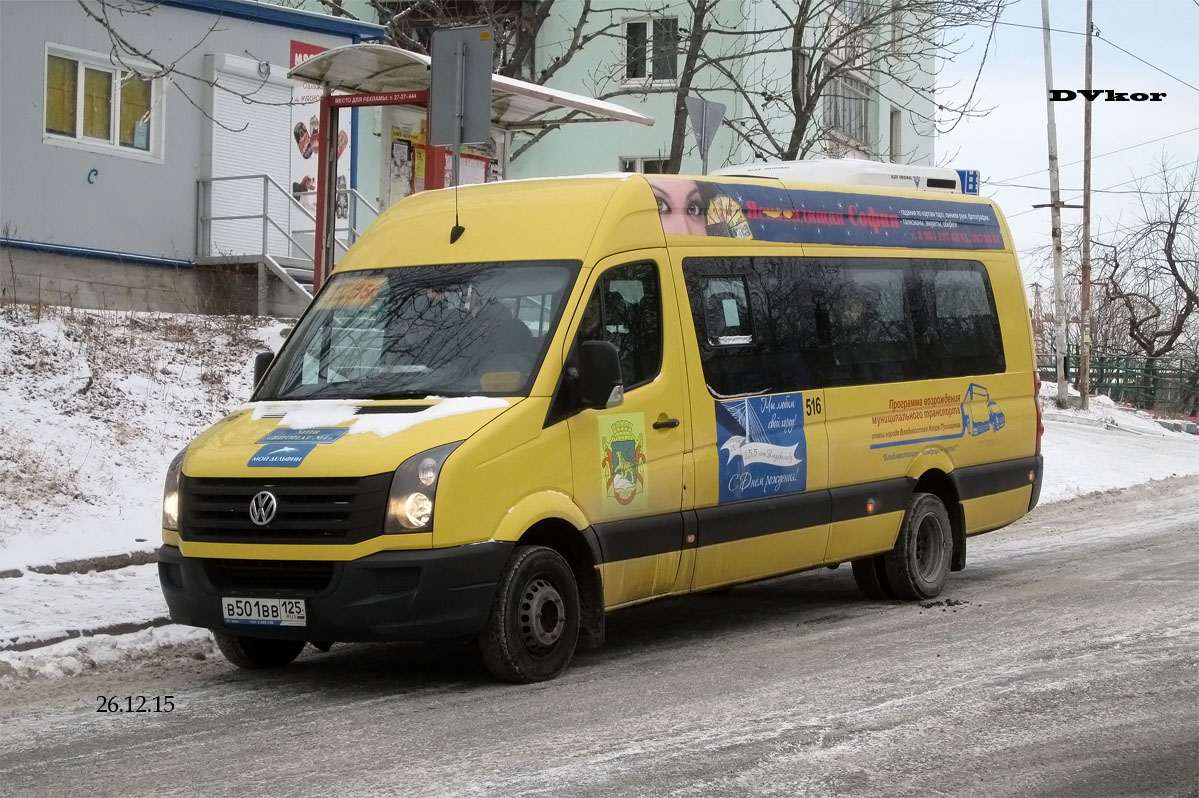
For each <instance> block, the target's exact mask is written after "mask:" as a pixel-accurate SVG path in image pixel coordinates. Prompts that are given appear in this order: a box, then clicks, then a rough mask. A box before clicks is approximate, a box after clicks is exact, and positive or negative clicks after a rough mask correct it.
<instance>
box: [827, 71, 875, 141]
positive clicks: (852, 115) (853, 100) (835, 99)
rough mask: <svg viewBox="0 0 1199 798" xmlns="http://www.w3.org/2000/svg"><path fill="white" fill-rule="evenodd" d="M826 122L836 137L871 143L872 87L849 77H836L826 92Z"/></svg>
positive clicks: (830, 82)
mask: <svg viewBox="0 0 1199 798" xmlns="http://www.w3.org/2000/svg"><path fill="white" fill-rule="evenodd" d="M824 122H825V125H827V126H828V127H829V128H830V129H831V130H832V132H833V133H834V134H835V135H839V136H842V137H844V138H847V139H849V140H850V141H852V142H855V143H857V144H861V145H867V144H869V142H870V86H868V85H867V84H866V83H863V82H862V81H860V80H855V79H854V78H851V77H848V76H842V77H838V78H833V79H832V80H831V81H829V83H828V86H827V87H826V88H825V91H824Z"/></svg>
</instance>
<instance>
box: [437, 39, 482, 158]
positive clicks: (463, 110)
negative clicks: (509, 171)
mask: <svg viewBox="0 0 1199 798" xmlns="http://www.w3.org/2000/svg"><path fill="white" fill-rule="evenodd" d="M494 56H495V38H494V37H493V36H492V33H491V27H490V26H488V25H471V26H470V27H466V28H443V29H442V30H438V31H434V32H433V62H432V65H431V68H432V70H433V74H432V75H431V76H430V78H429V142H430V143H431V144H432V145H433V146H435V147H445V146H453V145H456V144H480V143H482V142H485V141H487V140H488V139H489V138H490V137H491V68H492V63H493V59H494Z"/></svg>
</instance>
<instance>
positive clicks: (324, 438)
mask: <svg viewBox="0 0 1199 798" xmlns="http://www.w3.org/2000/svg"><path fill="white" fill-rule="evenodd" d="M349 431H350V429H349V427H312V428H311V429H286V428H281V429H273V430H271V431H270V432H269V433H267V434H266V435H265V436H263V437H262V438H260V439H259V440H258V442H259V443H333V442H334V441H336V440H338V439H340V438H341V436H342V435H345V434H346V433H347V432H349Z"/></svg>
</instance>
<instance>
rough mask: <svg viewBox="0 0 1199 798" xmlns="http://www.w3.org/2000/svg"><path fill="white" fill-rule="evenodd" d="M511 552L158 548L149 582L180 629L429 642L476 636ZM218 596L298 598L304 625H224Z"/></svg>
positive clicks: (502, 547)
mask: <svg viewBox="0 0 1199 798" xmlns="http://www.w3.org/2000/svg"><path fill="white" fill-rule="evenodd" d="M512 548H513V544H511V543H499V542H495V541H489V542H486V543H476V544H473V545H469V546H454V547H450V548H444V549H429V550H422V551H387V552H379V553H377V554H372V555H369V556H367V557H362V558H360V559H357V560H351V561H348V562H332V563H330V562H321V563H314V562H308V561H295V562H286V561H270V562H262V561H256V560H210V559H204V558H198V557H184V556H183V554H182V553H181V552H180V551H179V549H178V548H176V547H175V546H162V547H161V548H160V549H159V550H158V577H159V582H160V583H161V585H162V592H163V595H164V596H165V598H166V602H167V607H168V608H169V610H170V614H171V620H172V621H174V622H175V623H180V624H186V625H188V626H201V627H205V628H208V629H228V630H230V631H235V632H238V633H240V634H247V635H252V636H254V637H272V638H284V639H293V640H313V641H328V642H352V641H371V640H437V639H444V638H451V637H460V636H463V635H472V634H475V633H477V632H479V631H480V630H481V629H482V628H483V625H484V623H485V622H486V620H487V613H488V612H489V611H490V609H491V600H492V596H493V595H494V593H495V585H496V582H497V581H498V580H499V578H500V574H501V573H502V572H503V568H504V564H505V563H506V562H507V560H508V556H509V555H510V554H511V552H512ZM256 574H259V575H261V578H258V577H256ZM312 574H318V576H317V577H316V581H315V582H314V581H313V580H312V579H311V578H310V576H311V575H312ZM325 574H327V575H328V578H327V581H326V580H325ZM256 580H257V581H256ZM305 583H307V584H305ZM222 597H234V598H288V599H296V598H300V599H304V601H305V602H306V606H307V624H306V625H305V626H302V627H295V626H248V625H243V624H226V623H225V621H224V618H223V616H222V613H221V599H222Z"/></svg>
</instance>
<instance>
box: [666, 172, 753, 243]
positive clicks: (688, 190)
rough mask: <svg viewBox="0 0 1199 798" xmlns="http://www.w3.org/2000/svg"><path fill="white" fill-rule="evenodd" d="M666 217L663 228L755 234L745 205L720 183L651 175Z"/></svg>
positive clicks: (701, 233)
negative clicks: (746, 213)
mask: <svg viewBox="0 0 1199 798" xmlns="http://www.w3.org/2000/svg"><path fill="white" fill-rule="evenodd" d="M646 179H647V180H648V181H649V184H650V188H652V189H653V192H654V200H655V201H656V202H657V204H658V214H659V215H660V216H661V218H662V230H663V232H665V233H667V234H674V235H684V236H719V237H722V238H753V234H752V233H751V232H750V229H749V224H748V223H747V222H746V219H745V215H744V214H743V213H742V212H741V206H740V205H739V204H738V203H737V202H736V200H734V199H733V198H732V197H729V196H727V195H726V194H724V193H722V192H721V191H720V189H719V187H718V185H717V184H716V183H710V182H708V181H706V180H690V179H687V178H676V177H659V176H653V177H647V178H646Z"/></svg>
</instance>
